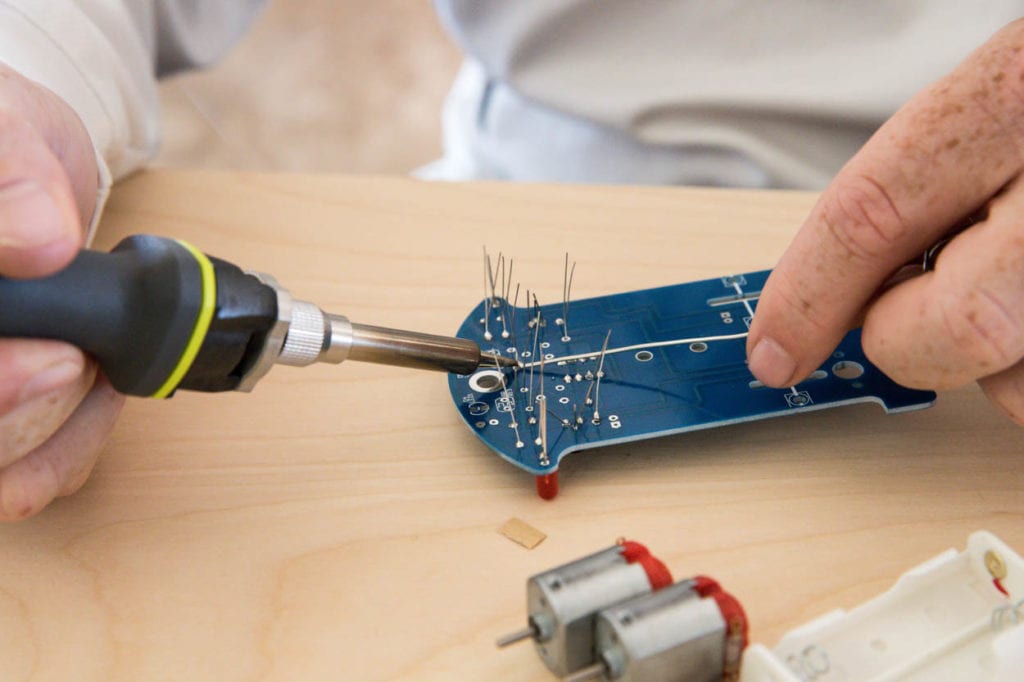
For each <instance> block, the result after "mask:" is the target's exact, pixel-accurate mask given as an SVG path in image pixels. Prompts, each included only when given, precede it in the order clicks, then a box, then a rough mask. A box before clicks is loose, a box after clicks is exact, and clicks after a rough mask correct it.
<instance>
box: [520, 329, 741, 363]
mask: <svg viewBox="0 0 1024 682" xmlns="http://www.w3.org/2000/svg"><path fill="white" fill-rule="evenodd" d="M747 334H748V332H740V333H737V334H721V335H719V336H692V337H689V338H686V339H671V340H668V341H652V342H650V343H638V344H636V345H633V346H622V347H620V348H609V349H608V350H607V351H605V354H606V355H614V354H615V353H627V352H629V351H631V350H643V349H644V348H662V347H664V346H681V345H683V344H685V343H698V342H700V343H709V342H712V341H734V340H736V339H744V338H746V337H747ZM593 355H594V353H593V351H590V352H587V353H577V354H576V355H563V356H562V357H560V358H551V359H550V360H547V362H569V361H571V360H582V359H584V358H589V357H591V356H593ZM539 364H540V363H539V362H525V363H523V367H524V368H525V367H530V366H531V365H539Z"/></svg>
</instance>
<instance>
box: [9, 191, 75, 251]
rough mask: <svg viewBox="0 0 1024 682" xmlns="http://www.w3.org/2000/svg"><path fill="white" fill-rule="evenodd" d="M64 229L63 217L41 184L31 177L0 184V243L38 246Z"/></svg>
mask: <svg viewBox="0 0 1024 682" xmlns="http://www.w3.org/2000/svg"><path fill="white" fill-rule="evenodd" d="M64 233H65V226H64V217H63V216H62V215H61V212H60V209H59V208H57V204H56V203H55V202H54V200H53V198H52V197H50V195H49V194H47V193H46V192H45V191H43V188H42V187H40V186H39V185H37V184H36V183H34V182H32V181H31V180H19V181H17V182H12V183H9V184H6V185H4V186H3V187H0V247H6V248H14V249H33V248H38V247H40V246H46V245H48V244H52V243H53V242H55V241H57V240H58V239H60V238H61V237H63V236H64Z"/></svg>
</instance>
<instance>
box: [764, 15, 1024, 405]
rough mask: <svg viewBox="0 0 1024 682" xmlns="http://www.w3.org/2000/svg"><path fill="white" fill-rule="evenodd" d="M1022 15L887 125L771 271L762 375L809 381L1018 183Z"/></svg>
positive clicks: (770, 380)
mask: <svg viewBox="0 0 1024 682" xmlns="http://www.w3.org/2000/svg"><path fill="white" fill-rule="evenodd" d="M1022 45H1024V23H1021V22H1015V23H1014V24H1011V25H1010V26H1008V27H1007V28H1006V29H1003V31H1000V32H999V33H998V34H996V36H994V37H993V38H992V40H990V41H989V42H988V43H986V44H985V45H984V46H983V47H982V48H980V49H979V50H978V51H976V52H975V53H974V54H972V55H971V56H970V57H968V59H967V60H965V61H964V62H963V64H961V65H960V66H959V67H958V68H957V69H956V70H955V71H954V72H952V73H951V74H950V75H949V76H947V77H945V78H943V79H942V80H940V81H938V82H937V83H936V84H934V85H932V86H931V87H929V88H927V89H926V90H924V91H922V92H921V93H919V94H918V95H917V96H915V97H914V98H913V99H912V100H911V101H910V102H908V103H907V104H906V105H905V106H904V107H903V108H901V109H900V111H898V112H897V113H896V114H895V115H894V116H893V117H892V118H891V119H890V120H889V121H888V122H886V123H885V125H883V126H882V127H881V128H880V129H879V130H878V131H877V132H876V133H875V135H874V136H872V138H871V139H870V140H869V141H868V142H867V144H866V145H865V146H864V148H863V149H861V151H860V152H858V153H857V155H856V156H854V158H853V159H851V160H850V162H849V163H848V164H847V165H846V166H845V167H844V168H843V169H842V170H841V171H840V172H839V174H838V175H837V176H836V178H835V180H834V181H833V182H832V184H831V185H830V186H829V187H828V188H827V189H826V190H825V191H824V193H823V194H822V196H821V198H820V199H819V201H818V203H817V204H816V205H815V207H814V209H813V210H812V211H811V213H810V215H809V216H808V218H807V220H806V221H805V223H804V224H803V226H802V227H801V228H800V231H799V232H798V234H797V236H796V238H795V239H794V240H793V243H792V244H791V245H790V247H789V248H788V249H787V251H786V252H785V254H783V256H782V258H781V260H780V261H779V263H778V265H777V267H776V268H775V271H774V272H773V273H772V275H771V276H770V277H769V279H768V282H767V283H766V285H765V287H764V291H763V292H762V294H761V298H760V300H759V302H758V306H757V314H756V315H755V317H754V321H753V324H752V325H751V330H750V336H749V338H748V341H747V351H748V356H749V362H750V369H751V371H752V372H753V373H754V374H755V375H756V376H757V378H758V379H759V380H761V381H762V382H764V383H765V384H768V385H771V386H785V385H790V384H792V383H795V382H796V381H798V380H799V379H801V378H803V377H804V376H806V375H807V374H809V373H810V372H811V371H813V370H814V369H815V368H816V367H818V365H819V364H820V363H821V362H822V361H823V360H824V359H825V357H826V356H827V355H828V354H829V353H830V352H831V351H832V350H834V348H835V346H836V344H837V343H838V342H839V340H840V339H841V338H842V336H843V335H844V334H845V333H846V331H847V330H848V329H849V328H850V327H851V324H852V322H853V320H854V319H855V317H856V316H857V314H858V311H860V310H861V309H862V308H863V306H864V305H865V303H866V302H867V301H868V300H869V299H870V298H871V297H872V296H873V295H874V292H875V291H876V290H877V289H878V288H879V286H880V285H881V284H882V283H883V282H884V281H885V280H886V279H887V278H888V276H889V275H890V274H891V273H893V272H894V271H896V270H897V269H898V267H899V266H900V265H901V264H902V263H905V262H906V261H908V260H909V259H910V258H912V257H915V256H919V255H920V253H921V252H923V251H924V249H925V248H926V247H927V246H928V245H929V244H930V243H931V242H933V241H935V240H936V239H937V238H938V237H939V236H940V235H941V234H943V233H944V232H945V231H946V230H947V229H948V228H950V227H951V226H952V225H954V224H955V223H957V222H959V220H960V219H961V218H963V217H964V216H965V215H967V214H969V213H971V212H972V211H974V210H975V209H976V208H977V207H978V206H980V205H982V204H983V203H984V202H985V201H987V200H988V199H989V198H990V197H991V196H993V195H994V194H995V193H996V192H997V191H998V190H999V189H1000V188H1001V187H1003V186H1004V185H1005V184H1006V183H1007V182H1008V181H1009V180H1011V179H1012V178H1013V177H1014V176H1015V174H1016V173H1017V172H1018V170H1019V168H1020V151H1019V150H1020V149H1021V147H1022V146H1024V132H1022V123H1021V122H1022V121H1024V97H1022V90H1024V84H1022V83H1021V79H1020V76H1021V68H1020V67H1019V66H1017V62H1018V61H1019V59H1018V56H1019V55H1018V52H1019V51H1020V47H1021V46H1022Z"/></svg>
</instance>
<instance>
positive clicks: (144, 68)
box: [0, 0, 263, 214]
mask: <svg viewBox="0 0 1024 682" xmlns="http://www.w3.org/2000/svg"><path fill="white" fill-rule="evenodd" d="M262 4H263V0H231V1H223V2H220V1H218V2H204V1H203V0H0V62H4V63H6V64H7V65H8V66H10V67H12V68H14V69H15V70H17V71H19V72H20V73H22V74H24V75H25V76H27V77H28V78H31V79H32V80H34V81H37V82H39V83H41V84H42V85H44V86H46V87H47V88H49V89H50V90H52V91H53V92H55V93H56V94H57V95H59V96H60V97H62V98H63V99H64V100H65V101H66V102H67V103H68V104H70V105H71V107H72V108H73V109H74V110H75V111H76V112H77V113H78V115H79V117H80V118H81V119H82V122H83V124H84V125H85V128H86V130H88V132H89V135H90V136H91V138H92V141H93V145H94V147H95V149H96V156H97V161H98V165H99V173H100V187H99V197H98V201H97V214H98V211H99V210H100V209H101V208H102V206H103V204H104V202H105V200H106V197H107V194H108V193H109V190H110V185H111V182H112V180H113V179H116V178H119V177H121V176H123V175H125V174H127V173H129V172H130V171H132V170H134V169H136V168H138V167H139V166H140V165H142V164H144V163H145V162H146V161H147V160H149V159H150V158H152V157H153V155H154V154H155V153H156V150H157V146H158V145H159V139H160V112H159V101H158V98H157V92H156V78H157V76H159V75H161V74H164V73H169V72H172V71H174V70H177V69H182V68H188V67H191V66H197V65H201V64H204V63H208V62H210V61H212V60H213V59H215V58H216V57H217V56H219V55H220V54H221V53H222V52H224V51H225V50H226V49H227V48H228V47H229V46H230V45H231V43H232V42H234V41H235V40H236V39H237V38H238V36H239V35H241V34H242V32H244V30H245V28H246V26H247V25H248V23H249V22H250V21H251V19H252V17H253V16H254V15H255V13H256V11H257V10H258V8H259V7H260V6H261V5H262Z"/></svg>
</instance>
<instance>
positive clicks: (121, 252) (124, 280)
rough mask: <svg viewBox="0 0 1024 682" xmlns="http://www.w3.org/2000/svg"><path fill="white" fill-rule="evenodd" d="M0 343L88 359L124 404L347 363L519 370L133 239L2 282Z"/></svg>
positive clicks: (182, 251) (170, 247)
mask: <svg viewBox="0 0 1024 682" xmlns="http://www.w3.org/2000/svg"><path fill="white" fill-rule="evenodd" d="M0 337H22V338H41V339H58V340H61V341H66V342H68V343H71V344H73V345H75V346H77V347H79V348H81V349H82V350H83V351H85V352H87V353H89V354H91V355H92V356H93V357H95V358H96V360H97V361H98V362H99V365H100V367H101V368H102V369H103V371H104V373H105V374H106V375H107V377H108V378H109V379H110V382H111V384H112V385H113V386H114V388H116V389H117V390H118V391H120V392H121V393H125V394H128V395H136V396H152V397H157V398H162V397H167V396H170V395H171V394H172V393H174V391H176V390H178V389H187V390H192V391H206V392H216V391H232V390H238V391H249V390H252V388H253V387H254V386H255V385H256V383H257V382H258V381H259V380H260V379H261V378H262V377H263V376H264V375H265V374H266V373H267V372H268V371H269V370H270V368H271V367H272V366H274V365H275V364H283V365H294V366H300V367H301V366H306V365H311V364H313V363H317V362H329V363H334V364H337V363H340V362H342V361H343V360H355V361H362V362H376V363H382V364H388V365H400V366H404V367H413V368H419V369H432V370H441V371H446V372H455V373H457V374H469V373H472V372H473V371H475V370H476V369H477V368H478V367H479V366H481V365H488V364H489V365H492V366H498V367H514V366H516V364H517V363H516V361H515V360H513V359H511V358H508V357H502V356H500V355H497V354H493V355H491V354H488V355H484V354H483V353H482V352H481V350H480V347H479V346H478V345H477V344H476V343H474V342H472V341H469V340H466V339H459V338H454V337H447V336H434V335H430V334H420V333H417V332H410V331H403V330H398V329H386V328H383V327H371V326H368V325H362V324H356V323H354V322H350V321H349V320H348V319H347V318H346V317H344V316H342V315H336V314H332V313H326V312H324V311H322V310H321V309H320V308H319V307H317V306H316V305H314V304H312V303H309V302H307V301H301V300H297V299H295V298H292V296H291V295H290V294H289V293H288V291H287V290H286V289H284V288H283V287H281V286H280V285H279V284H278V283H277V282H276V281H275V280H274V278H273V277H271V276H269V275H266V274H262V273H255V272H247V271H244V270H242V269H241V268H239V267H238V266H236V265H233V264H231V263H229V262H227V261H224V260H221V259H219V258H214V257H211V256H207V255H205V254H203V253H202V252H201V251H199V250H198V249H196V248H195V247H193V246H192V245H190V244H188V243H186V242H183V241H178V240H173V239H167V238H164V237H155V236H148V235H138V236H132V237H128V238H127V239H125V240H123V241H121V242H120V243H119V244H118V245H117V246H116V247H115V248H114V249H113V250H112V251H111V252H110V253H103V252H98V251H89V250H84V251H81V252H80V253H79V254H78V255H77V256H76V258H75V259H74V261H72V262H71V264H70V265H68V266H67V267H66V268H64V269H63V270H61V271H60V272H58V273H56V274H54V275H52V276H49V277H44V278H40V279H31V280H15V279H6V278H0Z"/></svg>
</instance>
